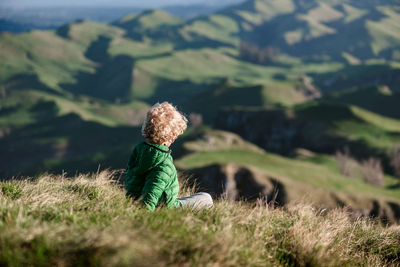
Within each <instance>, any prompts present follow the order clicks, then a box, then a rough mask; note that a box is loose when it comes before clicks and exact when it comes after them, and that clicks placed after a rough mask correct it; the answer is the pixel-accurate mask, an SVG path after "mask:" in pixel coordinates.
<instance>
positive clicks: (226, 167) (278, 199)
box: [187, 164, 287, 206]
mask: <svg viewBox="0 0 400 267" xmlns="http://www.w3.org/2000/svg"><path fill="white" fill-rule="evenodd" d="M187 172H189V171H187ZM190 173H191V174H193V175H192V176H189V179H188V182H189V184H190V185H192V186H193V185H196V188H197V190H198V191H205V192H209V193H210V194H211V195H212V196H213V198H226V199H228V200H245V201H255V200H257V199H260V198H261V199H263V200H264V201H266V202H267V203H270V202H273V204H274V205H275V206H283V205H285V204H286V203H287V193H286V190H285V186H284V185H283V184H282V183H281V182H279V181H278V180H276V179H274V178H270V177H268V178H266V177H263V179H264V178H266V179H264V180H265V181H267V183H265V184H264V183H263V184H261V183H260V182H259V181H258V178H256V176H257V174H255V173H254V172H253V171H252V170H250V169H248V168H246V167H241V166H237V165H235V164H223V165H219V164H213V165H209V166H205V167H201V168H195V169H190Z"/></svg>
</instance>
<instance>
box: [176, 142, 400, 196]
mask: <svg viewBox="0 0 400 267" xmlns="http://www.w3.org/2000/svg"><path fill="white" fill-rule="evenodd" d="M227 163H235V164H238V165H241V166H250V167H255V168H257V169H258V170H261V171H262V172H264V173H265V174H267V175H268V176H272V177H275V178H276V179H279V180H282V181H283V182H285V183H289V184H291V183H292V181H295V182H296V183H299V182H300V184H303V186H304V185H311V186H313V187H316V188H324V189H327V190H332V191H340V192H344V193H348V194H352V195H358V196H363V197H377V198H381V199H386V198H388V199H396V200H397V201H398V200H400V195H399V192H398V190H387V189H384V188H377V187H373V186H370V185H367V184H365V183H363V182H362V181H360V180H353V179H348V178H346V177H344V176H342V175H340V174H339V172H338V171H336V172H335V171H333V170H332V168H329V167H326V166H324V165H319V164H316V163H312V162H304V161H300V160H295V159H289V158H285V157H282V156H279V155H275V154H272V153H268V152H257V151H249V150H243V149H232V150H227V149H226V150H219V151H201V152H196V153H192V154H189V155H187V156H185V157H183V158H181V159H179V160H177V161H176V165H177V166H178V167H180V168H182V169H186V170H187V169H191V168H199V167H205V166H208V165H210V164H227ZM392 180H393V178H389V177H387V180H386V183H387V184H388V185H389V184H393V181H392ZM297 186H298V185H297ZM289 188H290V186H289Z"/></svg>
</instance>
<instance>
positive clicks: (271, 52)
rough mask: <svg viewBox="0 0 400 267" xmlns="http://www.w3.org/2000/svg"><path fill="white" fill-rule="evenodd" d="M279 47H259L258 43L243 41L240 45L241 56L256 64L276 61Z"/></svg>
mask: <svg viewBox="0 0 400 267" xmlns="http://www.w3.org/2000/svg"><path fill="white" fill-rule="evenodd" d="M279 53H280V50H279V48H278V47H272V46H267V47H259V46H258V45H256V44H250V43H247V42H244V41H242V42H241V43H240V47H239V55H240V58H241V59H243V60H246V61H250V62H252V63H256V64H268V63H271V62H274V61H275V60H276V58H277V57H278V56H279Z"/></svg>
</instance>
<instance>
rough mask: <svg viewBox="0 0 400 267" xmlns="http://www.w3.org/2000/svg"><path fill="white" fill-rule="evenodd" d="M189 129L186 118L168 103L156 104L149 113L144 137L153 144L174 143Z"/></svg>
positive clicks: (144, 126)
mask: <svg viewBox="0 0 400 267" xmlns="http://www.w3.org/2000/svg"><path fill="white" fill-rule="evenodd" d="M186 127H187V119H186V117H185V116H184V115H183V114H182V113H180V112H179V111H178V110H177V109H176V108H175V107H174V106H172V105H171V104H170V103H168V102H163V103H161V104H160V103H156V104H154V105H153V106H152V107H151V108H150V110H149V111H148V112H147V115H146V119H145V121H144V122H143V125H142V135H143V136H144V138H146V140H147V141H148V142H150V143H153V144H163V143H165V142H169V143H172V142H174V141H175V139H176V138H177V137H178V136H179V135H181V134H183V132H184V131H185V130H186Z"/></svg>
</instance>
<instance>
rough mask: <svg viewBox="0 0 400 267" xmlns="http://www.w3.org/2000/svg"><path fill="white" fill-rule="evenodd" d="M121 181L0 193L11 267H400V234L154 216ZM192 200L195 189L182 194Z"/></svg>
mask: <svg viewBox="0 0 400 267" xmlns="http://www.w3.org/2000/svg"><path fill="white" fill-rule="evenodd" d="M117 176H118V174H116V173H109V172H100V173H96V174H89V175H79V176H77V177H75V178H73V179H66V178H65V177H63V176H52V175H44V176H41V177H39V178H38V179H37V180H27V179H24V180H20V181H8V182H1V183H0V188H1V190H0V205H1V208H0V210H1V215H2V216H1V217H0V233H1V239H0V247H1V250H0V261H1V263H2V264H4V265H42V266H53V265H67V266H72V265H74V266H75V265H85V266H109V265H118V266H132V265H140V266H154V265H169V266H182V265H202V266H204V265H223V266H237V265H245V266H249V265H251V266H276V265H296V266H309V265H313V266H314V265H315V266H317V265H330V266H338V265H351V266H364V265H366V264H367V265H371V266H372V265H374V266H383V265H387V266H396V265H398V264H399V262H400V259H399V251H400V243H399V240H400V232H399V228H398V226H392V227H388V226H382V225H380V224H378V223H376V222H374V221H371V220H364V219H360V218H358V219H354V218H351V217H349V214H348V212H347V211H344V210H341V209H336V210H333V211H326V210H319V209H314V208H312V207H310V206H309V205H307V204H297V205H295V206H291V207H288V208H285V209H282V208H273V206H270V205H267V204H266V203H264V202H262V201H260V202H259V203H258V204H257V205H248V204H246V203H243V202H240V203H234V202H230V201H227V200H220V199H218V200H216V201H215V208H213V209H211V210H202V211H191V210H188V209H172V210H167V209H160V210H156V211H155V212H153V213H149V212H147V211H146V210H144V209H141V208H140V207H139V205H138V203H134V202H132V201H131V200H129V199H127V198H125V195H124V191H123V190H122V189H121V188H120V187H119V185H118V184H117V183H116V182H115V178H116V177H117ZM181 193H182V194H183V195H187V194H189V193H190V188H189V189H188V188H186V189H185V190H184V191H182V192H181Z"/></svg>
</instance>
